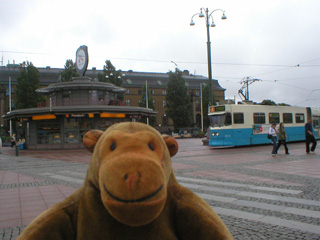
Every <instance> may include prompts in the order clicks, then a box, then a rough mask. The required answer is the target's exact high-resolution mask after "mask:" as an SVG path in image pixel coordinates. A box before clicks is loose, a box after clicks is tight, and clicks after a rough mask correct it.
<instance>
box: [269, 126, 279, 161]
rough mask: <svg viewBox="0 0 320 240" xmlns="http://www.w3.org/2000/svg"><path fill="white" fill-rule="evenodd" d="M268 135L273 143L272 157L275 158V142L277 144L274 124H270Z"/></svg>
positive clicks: (276, 132)
mask: <svg viewBox="0 0 320 240" xmlns="http://www.w3.org/2000/svg"><path fill="white" fill-rule="evenodd" d="M269 134H270V135H271V140H272V143H273V148H272V152H271V154H272V157H275V156H276V154H277V142H278V131H277V129H276V124H275V123H272V124H271V127H270V129H269Z"/></svg>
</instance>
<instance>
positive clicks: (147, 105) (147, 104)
mask: <svg viewBox="0 0 320 240" xmlns="http://www.w3.org/2000/svg"><path fill="white" fill-rule="evenodd" d="M146 107H147V108H149V100H148V81H146ZM147 125H149V117H147Z"/></svg>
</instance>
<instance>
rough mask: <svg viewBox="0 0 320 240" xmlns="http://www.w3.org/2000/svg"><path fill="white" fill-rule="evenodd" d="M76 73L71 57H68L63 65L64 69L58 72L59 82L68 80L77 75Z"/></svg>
mask: <svg viewBox="0 0 320 240" xmlns="http://www.w3.org/2000/svg"><path fill="white" fill-rule="evenodd" d="M78 76H79V75H78V73H77V70H76V67H75V64H74V63H73V61H72V59H68V60H67V61H66V64H65V65H64V70H63V71H62V72H61V73H60V77H61V82H70V81H71V80H72V78H73V77H78Z"/></svg>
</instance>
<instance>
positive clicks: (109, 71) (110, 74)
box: [98, 60, 124, 100]
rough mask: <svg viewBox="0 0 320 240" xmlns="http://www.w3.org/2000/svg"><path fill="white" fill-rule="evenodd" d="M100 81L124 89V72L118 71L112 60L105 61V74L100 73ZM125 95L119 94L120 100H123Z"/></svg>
mask: <svg viewBox="0 0 320 240" xmlns="http://www.w3.org/2000/svg"><path fill="white" fill-rule="evenodd" d="M98 80H99V81H100V82H108V83H111V84H113V85H115V86H118V87H122V72H121V70H116V67H115V66H113V64H112V63H111V61H110V60H106V61H105V65H104V66H103V74H101V73H98ZM123 98H124V94H123V93H119V94H118V99H119V100H123Z"/></svg>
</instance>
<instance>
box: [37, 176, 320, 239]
mask: <svg viewBox="0 0 320 240" xmlns="http://www.w3.org/2000/svg"><path fill="white" fill-rule="evenodd" d="M60 174H64V175H68V176H72V177H68V176H64V175H60ZM39 175H42V176H48V177H50V178H54V179H58V180H64V181H68V182H72V183H78V184H80V183H81V184H82V183H83V179H84V178H85V176H86V174H85V173H79V172H73V171H59V172H58V174H53V173H40V174H39ZM79 178H81V179H79ZM178 180H179V181H181V182H180V184H182V185H183V186H185V187H187V188H191V189H193V190H194V192H195V193H196V194H197V195H199V196H200V197H201V198H203V199H204V200H206V201H209V204H210V201H218V202H223V203H227V204H233V205H237V206H245V207H253V208H259V209H263V210H271V211H275V212H281V213H288V214H294V215H300V216H305V217H312V218H320V212H319V211H311V210H306V209H300V208H294V207H287V206H281V205H280V206H279V205H273V204H268V203H263V202H257V201H254V200H253V201H252V200H250V201H248V200H241V199H239V198H238V197H241V196H246V197H253V198H257V199H266V200H276V201H281V202H291V203H297V204H303V205H312V206H320V202H319V201H314V200H308V199H301V198H295V197H285V196H278V195H272V194H265V193H259V192H249V191H242V190H235V189H228V188H221V187H214V186H208V185H198V184H204V183H206V184H214V185H220V186H228V187H240V188H243V187H246V188H249V189H252V190H263V191H270V192H278V191H280V190H281V189H280V188H277V191H273V188H272V187H268V188H264V187H258V188H257V187H256V186H254V185H249V184H238V183H232V182H218V181H211V180H204V179H194V178H185V177H178ZM186 182H187V183H186ZM188 182H192V184H191V183H188ZM266 189H267V190H266ZM199 190H204V191H206V192H207V193H201V192H199ZM284 190H285V189H284ZM208 192H219V193H224V194H230V195H232V197H225V196H216V195H212V194H209V193H208ZM299 192H300V191H297V190H293V191H292V192H291V194H293V195H295V194H298V193H299ZM286 193H289V192H286ZM212 208H213V209H214V211H215V212H216V213H217V214H219V215H225V216H232V217H236V218H241V219H246V220H251V221H258V222H262V223H266V224H271V225H277V226H283V227H287V228H293V229H298V230H301V231H304V232H310V233H315V234H320V228H319V226H318V225H314V224H309V223H303V222H299V221H293V220H287V219H283V218H280V217H273V216H265V215H262V214H256V213H251V212H245V211H240V210H234V209H229V208H222V207H212Z"/></svg>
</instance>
